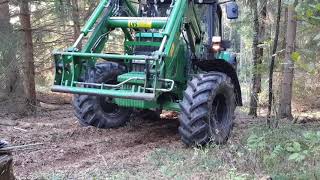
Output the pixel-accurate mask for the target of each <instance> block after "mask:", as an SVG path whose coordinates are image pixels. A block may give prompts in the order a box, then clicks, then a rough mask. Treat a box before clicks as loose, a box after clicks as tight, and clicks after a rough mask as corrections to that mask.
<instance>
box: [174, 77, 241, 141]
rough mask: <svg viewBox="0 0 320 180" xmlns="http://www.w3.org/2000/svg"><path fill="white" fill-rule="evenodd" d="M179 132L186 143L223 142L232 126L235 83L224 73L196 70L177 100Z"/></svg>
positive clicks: (234, 105)
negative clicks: (197, 72) (182, 96)
mask: <svg viewBox="0 0 320 180" xmlns="http://www.w3.org/2000/svg"><path fill="white" fill-rule="evenodd" d="M180 107H181V114H180V116H179V121H180V127H179V133H180V135H181V139H182V141H183V142H184V143H185V144H186V145H189V146H202V145H206V144H208V143H216V144H223V143H225V142H226V141H227V140H228V138H229V135H230V132H231V130H232V127H233V120H234V111H235V107H236V102H235V94H234V87H233V84H232V83H231V79H230V78H229V77H228V76H227V75H226V74H224V73H220V72H208V73H206V74H199V75H197V76H196V77H195V78H193V79H192V81H189V82H188V86H187V89H186V90H185V92H184V98H183V101H182V102H181V103H180Z"/></svg>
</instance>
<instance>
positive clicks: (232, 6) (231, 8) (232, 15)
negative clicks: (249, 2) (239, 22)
mask: <svg viewBox="0 0 320 180" xmlns="http://www.w3.org/2000/svg"><path fill="white" fill-rule="evenodd" d="M226 11H227V18H228V19H238V16H239V8H238V4H237V3H236V2H229V3H227V4H226Z"/></svg>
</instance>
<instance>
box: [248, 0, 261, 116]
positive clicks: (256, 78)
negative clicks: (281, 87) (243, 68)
mask: <svg viewBox="0 0 320 180" xmlns="http://www.w3.org/2000/svg"><path fill="white" fill-rule="evenodd" d="M252 9H253V17H254V20H253V33H254V35H253V42H252V50H253V53H252V54H253V57H252V58H253V67H252V81H251V83H252V84H251V95H250V110H249V115H253V116H257V107H258V102H259V101H258V93H259V92H260V84H261V83H260V82H261V76H260V75H259V72H258V64H259V61H260V60H259V58H260V57H259V52H260V51H259V47H258V45H259V30H260V28H259V16H258V1H257V0H254V2H253V3H252Z"/></svg>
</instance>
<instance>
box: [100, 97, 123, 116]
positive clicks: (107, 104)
mask: <svg viewBox="0 0 320 180" xmlns="http://www.w3.org/2000/svg"><path fill="white" fill-rule="evenodd" d="M99 105H100V107H101V109H102V111H103V112H104V113H106V114H108V115H111V116H116V115H119V114H120V107H119V106H118V105H117V104H115V103H113V102H112V98H110V97H103V96H102V97H99Z"/></svg>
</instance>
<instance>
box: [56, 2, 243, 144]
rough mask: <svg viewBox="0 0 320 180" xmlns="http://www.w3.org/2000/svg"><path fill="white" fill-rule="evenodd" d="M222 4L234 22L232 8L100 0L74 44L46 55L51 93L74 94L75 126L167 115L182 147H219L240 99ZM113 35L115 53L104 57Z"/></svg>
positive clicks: (111, 124) (211, 4)
mask: <svg viewBox="0 0 320 180" xmlns="http://www.w3.org/2000/svg"><path fill="white" fill-rule="evenodd" d="M222 4H226V5H225V7H226V15H227V17H228V18H229V19H235V18H237V16H238V9H237V5H236V3H235V2H234V1H228V2H227V1H224V2H220V1H218V0H139V1H136V2H132V1H129V0H101V2H100V4H99V5H98V6H97V8H96V9H95V11H94V12H93V14H92V16H91V17H90V18H89V20H88V22H87V23H86V25H85V26H84V28H83V29H82V33H81V35H80V36H79V38H78V40H77V41H76V42H75V43H74V45H73V46H72V47H70V48H68V49H67V50H66V51H62V52H60V51H55V52H54V53H53V54H54V60H55V68H56V69H55V81H54V85H53V87H52V91H55V92H63V93H72V94H74V98H73V106H74V111H75V115H76V117H77V118H78V119H79V122H80V123H81V124H82V125H91V126H95V127H99V128H117V127H120V126H122V125H124V124H125V123H126V122H127V121H128V120H129V117H130V115H131V113H132V111H133V109H145V110H149V111H150V110H152V111H154V112H161V111H162V110H171V111H179V112H180V116H179V120H180V127H179V133H180V135H181V138H182V141H183V142H184V143H186V144H187V145H204V144H207V143H209V142H214V143H224V142H226V140H227V139H228V137H229V135H230V131H231V129H232V125H233V119H234V111H235V108H236V106H237V105H238V106H240V105H242V99H241V91H240V85H239V81H238V78H237V74H236V56H235V55H234V54H232V53H230V52H227V51H226V49H227V48H229V46H230V41H227V40H224V39H223V37H222V31H223V28H222V25H223V22H222V19H223V18H222V16H223V11H222ZM116 29H117V30H121V31H122V32H123V35H124V41H123V42H121V43H122V44H123V50H124V53H123V54H114V53H108V52H106V48H107V46H110V43H108V42H110V33H111V32H112V31H114V30H116ZM80 42H83V43H84V46H83V47H81V48H78V46H79V43H80ZM111 46H112V44H111Z"/></svg>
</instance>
